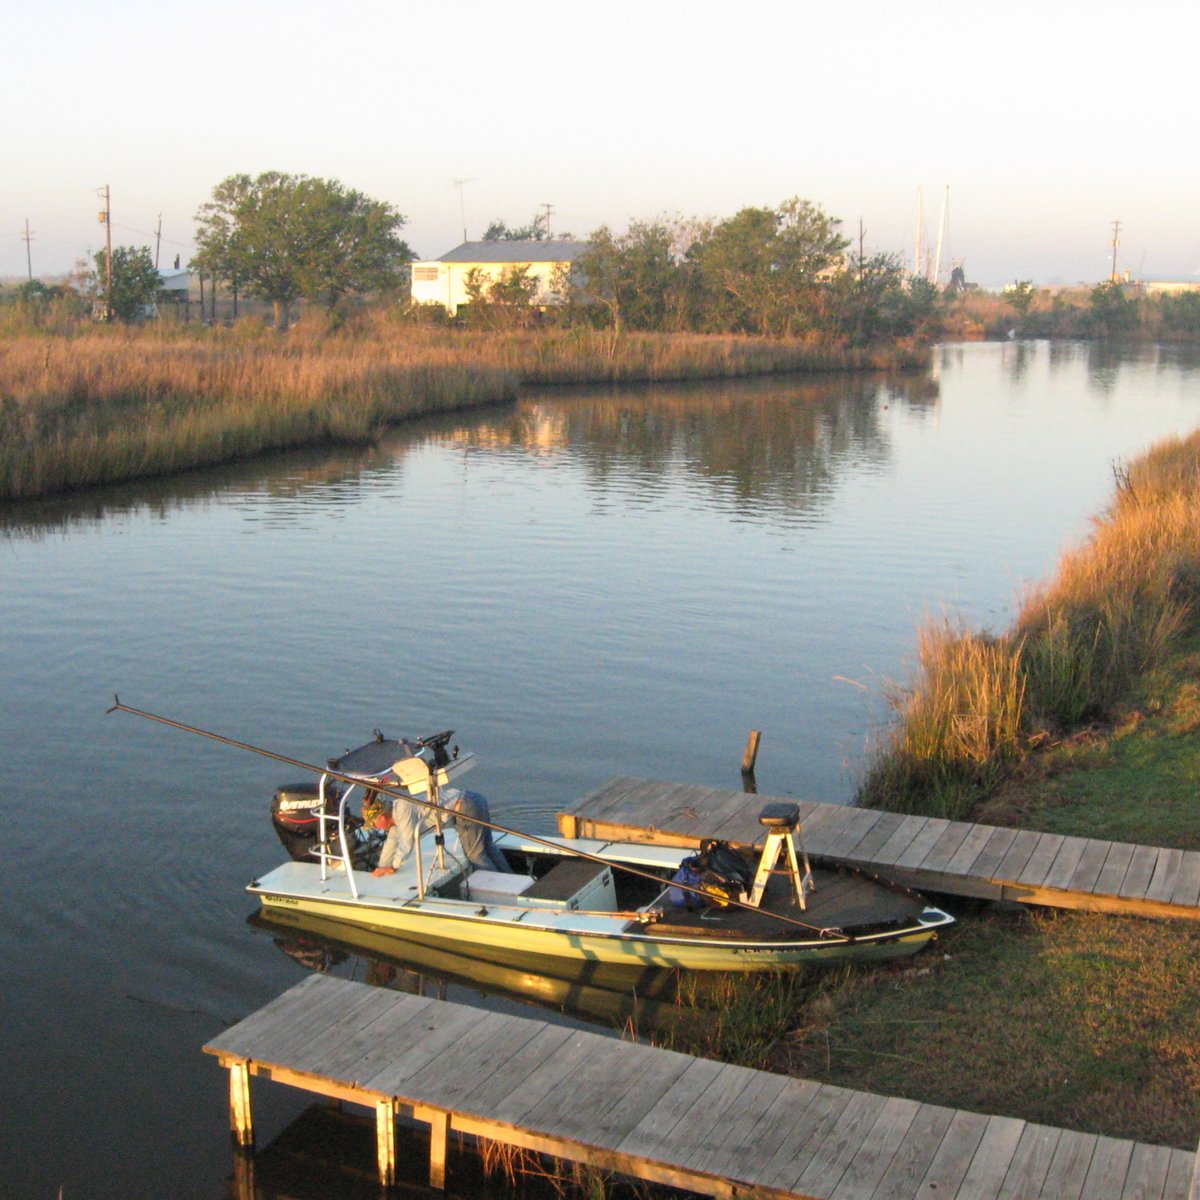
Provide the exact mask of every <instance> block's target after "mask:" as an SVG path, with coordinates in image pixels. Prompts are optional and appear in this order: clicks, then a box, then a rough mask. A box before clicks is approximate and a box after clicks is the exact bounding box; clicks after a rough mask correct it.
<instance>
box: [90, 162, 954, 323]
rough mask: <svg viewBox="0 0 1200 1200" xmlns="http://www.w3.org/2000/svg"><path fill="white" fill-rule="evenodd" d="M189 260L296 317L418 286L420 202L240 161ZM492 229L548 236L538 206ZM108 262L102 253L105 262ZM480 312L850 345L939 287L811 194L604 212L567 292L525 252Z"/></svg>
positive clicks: (127, 272) (144, 274)
mask: <svg viewBox="0 0 1200 1200" xmlns="http://www.w3.org/2000/svg"><path fill="white" fill-rule="evenodd" d="M196 221H197V238H196V240H197V247H198V249H197V252H196V254H195V256H194V258H193V259H192V261H191V263H190V264H189V265H190V266H191V267H192V269H193V270H196V271H199V272H202V273H203V274H204V275H207V276H208V277H210V278H212V279H216V280H218V281H220V283H221V284H222V285H223V286H224V287H226V288H227V289H229V290H230V291H231V292H232V293H233V295H234V296H235V298H236V297H237V296H238V295H245V296H253V297H256V298H258V299H261V300H264V301H267V302H269V303H270V304H272V305H273V307H274V310H275V320H276V324H277V325H280V326H286V325H287V323H288V320H289V315H290V309H291V306H292V305H293V304H294V302H295V301H297V300H299V299H303V300H306V301H308V302H310V303H314V304H318V305H322V306H325V307H328V308H331V309H335V310H336V309H337V308H339V307H340V306H343V305H344V304H345V303H346V302H347V301H348V300H350V299H352V298H356V297H363V296H366V295H377V294H384V295H388V296H389V297H390V296H393V295H400V294H402V293H403V290H404V288H405V285H406V283H407V267H408V264H409V263H410V262H411V261H412V259H413V254H412V251H411V250H410V248H409V246H408V244H407V243H406V242H405V241H404V240H403V239H402V237H401V231H402V230H403V227H404V225H405V217H404V216H403V215H402V214H400V213H399V212H398V211H397V210H396V209H395V208H394V207H393V206H392V205H390V204H387V203H385V202H383V201H379V200H374V199H372V198H370V197H368V196H366V195H364V194H363V193H361V192H358V191H356V190H354V189H351V188H347V187H345V186H344V185H343V184H341V183H339V182H338V181H336V180H328V179H317V178H312V177H309V176H306V175H289V174H285V173H282V172H278V171H268V172H265V173H263V174H260V175H258V176H256V177H251V176H249V175H245V174H239V175H231V176H229V177H228V178H227V179H224V180H222V182H221V183H219V184H217V186H216V187H215V188H214V189H213V192H212V196H211V198H210V199H209V200H208V201H207V202H206V203H205V204H203V205H202V206H201V207H200V209H199V211H198V212H197V214H196ZM487 234H488V237H489V238H490V239H493V240H494V239H498V238H514V237H516V238H531V239H537V240H540V239H543V238H544V237H545V235H546V230H545V227H544V225H542V224H540V223H539V218H537V217H535V218H534V219H533V220H532V221H531V222H529V224H528V225H527V226H520V227H515V228H510V227H509V226H508V225H507V224H506V223H505V222H503V221H494V222H492V223H491V225H490V226H489V228H488V231H487ZM104 266H105V264H104V263H103V262H101V261H99V260H97V267H98V271H97V276H98V278H103V270H104ZM112 278H113V285H112V291H113V296H112V298H111V299H112V305H111V306H110V311H111V312H113V314H114V315H117V316H120V317H123V318H129V317H132V316H135V315H136V314H137V312H138V311H139V309H140V306H141V304H142V303H144V302H146V301H147V300H151V299H153V286H154V280H153V272H152V268H150V266H149V262H148V255H147V254H146V252H141V253H139V252H138V251H137V250H136V249H134V248H128V247H126V248H120V249H118V250H114V252H113V276H112ZM469 290H470V292H471V304H470V305H469V315H468V316H467V317H466V319H467V320H470V321H473V322H477V323H480V324H484V325H488V326H492V327H496V326H518V325H524V324H528V323H531V322H533V321H535V320H543V321H544V320H552V321H555V322H559V323H568V324H570V323H580V324H586V325H589V326H593V327H600V328H609V329H611V330H612V331H613V332H614V334H618V335H619V334H620V333H621V331H622V330H624V329H633V330H657V331H668V332H684V331H694V332H704V333H728V332H732V333H749V334H759V335H763V336H769V337H799V338H807V339H810V340H829V341H836V342H839V343H842V344H851V345H857V344H866V343H869V342H872V341H878V340H886V339H896V338H904V337H917V336H920V335H921V333H922V332H923V331H924V328H925V327H926V326H927V325H928V324H929V322H930V320H931V317H932V314H933V311H934V308H935V302H936V292H935V290H934V289H933V288H931V287H929V286H928V285H925V284H924V283H923V281H921V280H916V281H910V280H909V279H908V278H907V276H906V274H905V272H904V270H903V268H902V266H901V264H900V262H899V260H898V259H897V258H896V256H893V255H886V254H873V255H869V256H868V255H867V254H865V253H864V252H863V251H862V249H861V247H860V249H859V250H858V252H857V253H851V252H850V242H849V240H848V239H847V238H846V237H845V236H843V234H842V233H841V229H840V222H839V221H838V220H837V219H835V218H833V217H831V216H829V215H828V214H826V213H825V212H824V211H823V210H822V209H821V208H820V207H819V206H817V205H815V204H813V203H811V202H810V201H808V200H802V199H799V198H796V199H791V200H787V201H785V202H784V203H782V204H780V205H779V206H778V207H776V208H744V209H742V210H741V211H740V212H738V213H736V214H735V215H734V216H732V217H729V218H727V219H724V220H708V221H699V220H690V221H689V220H683V219H677V220H668V219H666V218H659V219H655V220H649V221H640V220H639V221H633V222H632V223H631V224H630V225H629V228H628V229H627V230H626V231H625V232H624V233H615V232H614V231H613V230H612V229H611V228H610V227H609V226H607V225H605V226H601V227H600V228H599V229H597V230H596V231H595V232H594V233H593V234H592V235H591V236H590V237H589V238H588V239H587V247H586V249H585V251H584V253H583V254H582V256H580V257H579V258H578V259H577V260H576V262H575V264H574V269H573V270H572V271H571V272H570V273H569V274H564V275H563V276H561V277H560V278H559V280H558V281H557V287H556V291H557V295H556V296H555V297H554V301H555V303H554V304H553V305H551V306H549V307H548V308H547V309H546V310H544V311H543V312H541V313H539V312H537V310H535V309H534V308H533V307H532V306H531V303H530V301H531V299H532V297H533V293H534V291H535V290H536V282H535V281H533V280H532V279H531V277H530V275H529V272H528V270H522V268H520V267H513V268H510V269H509V270H507V271H505V272H504V273H503V274H502V275H500V276H499V277H496V278H493V277H488V276H484V275H483V274H482V273H481V274H480V275H478V276H477V277H476V278H475V279H474V280H473V281H471V282H470V284H469Z"/></svg>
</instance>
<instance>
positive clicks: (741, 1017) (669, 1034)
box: [230, 910, 811, 1200]
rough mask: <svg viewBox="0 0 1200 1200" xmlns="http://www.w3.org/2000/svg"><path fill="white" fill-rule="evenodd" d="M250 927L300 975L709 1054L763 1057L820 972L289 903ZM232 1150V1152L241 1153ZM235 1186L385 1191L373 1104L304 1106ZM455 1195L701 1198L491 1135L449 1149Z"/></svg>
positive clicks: (410, 1154) (416, 1166) (262, 1192)
mask: <svg viewBox="0 0 1200 1200" xmlns="http://www.w3.org/2000/svg"><path fill="white" fill-rule="evenodd" d="M246 923H247V925H248V926H250V927H251V928H252V929H253V930H255V931H256V933H257V934H258V935H259V936H260V938H262V939H269V940H270V942H271V944H272V945H273V946H274V948H275V949H276V950H277V951H278V952H279V953H280V954H282V955H284V956H286V957H287V958H289V959H290V960H292V962H294V963H295V964H296V965H297V966H298V967H300V968H301V969H302V970H304V971H308V972H317V973H320V974H326V975H334V976H338V977H341V978H345V979H353V980H356V981H358V982H362V983H366V984H369V985H371V986H374V987H379V988H382V989H388V990H392V991H400V992H407V993H410V994H413V995H419V996H428V997H432V998H434V999H439V1000H445V999H450V1000H454V1001H456V1002H458V1003H460V1004H462V1003H466V1004H474V1005H477V1006H479V1007H480V1008H483V1009H487V1010H491V1011H495V1010H502V1011H506V1012H510V1013H514V1014H516V1015H523V1016H529V1017H531V1018H535V1019H538V1020H543V1021H547V1020H548V1021H552V1022H556V1023H563V1024H567V1025H571V1026H576V1027H578V1028H581V1029H587V1030H589V1031H591V1032H593V1033H595V1032H599V1033H608V1034H610V1035H611V1036H612V1037H613V1038H614V1039H630V1040H634V1039H636V1040H640V1041H645V1042H649V1043H652V1044H655V1045H658V1046H665V1047H669V1048H673V1049H678V1050H681V1051H684V1052H687V1053H695V1054H699V1055H702V1056H707V1057H717V1056H718V1055H720V1056H722V1057H724V1056H728V1057H730V1058H731V1059H733V1060H738V1061H746V1062H747V1065H759V1064H758V1063H755V1062H753V1060H754V1058H755V1057H756V1055H758V1054H763V1053H765V1052H766V1051H767V1049H768V1048H769V1044H770V1042H771V1040H772V1035H773V1034H774V1033H776V1032H777V1030H778V1028H779V1027H781V1026H782V1024H783V1022H784V1021H785V1020H786V1015H787V1014H788V1013H790V1012H791V1011H792V1005H793V1003H794V1002H795V997H796V995H797V990H798V988H802V987H803V985H804V981H805V980H807V979H808V978H809V977H810V974H811V973H810V972H807V971H800V972H790V973H785V974H781V975H779V976H772V975H770V974H767V973H761V974H757V975H755V976H754V977H752V978H747V977H745V976H744V975H743V976H737V977H735V976H732V975H726V974H722V973H717V972H704V973H694V972H693V973H688V972H678V971H674V970H667V969H661V968H646V967H635V966H630V967H625V966H612V965H609V964H602V963H595V962H592V963H578V962H568V961H566V960H563V959H561V958H553V957H544V956H530V955H528V954H522V955H516V954H513V955H506V954H505V953H504V952H503V951H496V952H491V951H489V954H488V957H486V958H485V957H480V956H478V955H473V954H467V953H461V952H457V951H455V950H448V949H446V948H445V945H444V944H442V945H436V944H432V943H424V942H421V941H414V940H412V939H409V938H402V937H397V936H396V935H395V934H394V933H391V932H387V931H384V930H376V929H371V928H368V927H362V926H352V925H349V924H344V923H342V922H338V921H330V920H327V919H324V918H321V917H314V916H312V915H311V914H306V913H299V912H294V911H291V910H283V911H279V912H268V911H256V912H254V913H251V914H250V915H249V916H248V917H247V918H246ZM399 1137H400V1139H401V1146H400V1152H399V1155H398V1159H399V1165H400V1168H401V1170H402V1172H404V1173H405V1178H404V1179H403V1180H402V1181H401V1182H400V1185H399V1186H398V1188H397V1189H396V1190H395V1191H394V1192H393V1193H391V1194H393V1195H396V1196H400V1197H404V1196H409V1195H412V1196H426V1195H428V1194H429V1191H428V1187H427V1179H426V1174H425V1172H426V1163H427V1160H428V1147H427V1140H428V1138H427V1134H426V1133H425V1132H424V1131H423V1127H419V1126H418V1127H416V1128H407V1127H404V1126H403V1125H402V1126H401V1128H400V1131H399ZM235 1154H236V1152H235ZM234 1163H235V1169H234V1171H233V1173H232V1175H231V1178H230V1184H231V1188H232V1190H231V1193H230V1194H231V1195H236V1196H237V1197H238V1198H239V1200H242V1198H243V1197H245V1198H246V1200H251V1198H254V1197H259V1198H265V1197H268V1196H276V1195H287V1196H289V1197H295V1198H297V1200H330V1198H331V1197H335V1196H336V1197H337V1198H338V1200H355V1198H356V1197H359V1196H362V1197H371V1200H375V1198H376V1197H377V1196H378V1195H379V1182H378V1174H377V1168H376V1162H375V1126H374V1118H373V1117H372V1116H371V1115H370V1114H369V1113H367V1112H365V1111H360V1110H357V1109H353V1108H345V1109H343V1108H342V1107H341V1106H340V1105H337V1104H329V1103H318V1104H312V1105H309V1106H307V1107H306V1108H305V1109H304V1110H303V1111H302V1112H301V1113H300V1115H299V1116H297V1117H296V1118H295V1119H294V1120H292V1121H291V1123H290V1124H289V1125H288V1126H287V1127H286V1128H285V1129H283V1130H282V1132H281V1133H280V1134H279V1136H278V1137H276V1138H275V1139H274V1140H273V1141H272V1142H271V1143H270V1144H269V1145H267V1146H265V1147H263V1148H261V1149H260V1150H259V1151H258V1152H257V1153H256V1154H255V1155H254V1158H253V1164H252V1166H248V1164H247V1162H246V1161H245V1160H244V1159H242V1160H239V1159H238V1158H237V1157H236V1156H235V1159H234ZM446 1194H447V1195H448V1196H450V1197H455V1196H471V1197H479V1198H486V1200H511V1198H512V1197H514V1196H522V1197H533V1198H540V1197H543V1196H545V1197H567V1198H570V1197H575V1196H579V1197H591V1196H604V1197H610V1198H611V1200H626V1198H628V1200H634V1198H637V1197H642V1198H649V1197H655V1198H662V1197H672V1198H674V1197H684V1196H691V1195H692V1193H690V1192H681V1191H679V1190H678V1189H671V1188H666V1187H656V1186H653V1185H650V1184H647V1183H637V1182H635V1181H629V1180H620V1179H618V1178H613V1179H608V1178H606V1177H605V1176H604V1174H603V1173H602V1172H598V1171H594V1170H591V1169H587V1168H580V1167H576V1166H575V1165H573V1164H571V1163H567V1162H555V1161H552V1160H545V1159H539V1158H537V1157H536V1156H532V1155H529V1154H527V1153H525V1152H520V1151H514V1150H513V1148H510V1147H505V1146H502V1145H500V1144H495V1143H487V1142H485V1143H482V1144H479V1145H476V1144H474V1143H463V1142H460V1143H459V1144H457V1145H456V1146H454V1147H453V1148H452V1154H451V1171H450V1179H449V1182H448V1191H447V1193H446Z"/></svg>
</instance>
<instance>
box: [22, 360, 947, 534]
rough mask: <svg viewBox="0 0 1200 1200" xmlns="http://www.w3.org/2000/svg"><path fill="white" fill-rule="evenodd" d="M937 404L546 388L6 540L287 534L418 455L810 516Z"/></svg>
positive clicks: (83, 504) (895, 384)
mask: <svg viewBox="0 0 1200 1200" xmlns="http://www.w3.org/2000/svg"><path fill="white" fill-rule="evenodd" d="M937 397H938V384H937V382H936V380H935V379H933V378H932V377H931V376H930V375H929V374H924V373H913V374H903V375H892V376H879V377H868V378H862V377H850V376H827V377H821V378H819V379H815V380H814V379H812V378H811V377H805V378H803V379H797V378H795V377H779V376H776V377H771V378H768V379H750V380H736V381H722V382H705V383H690V384H664V385H653V386H641V387H623V388H603V389H597V388H576V389H570V390H566V391H563V390H540V391H535V392H533V393H531V395H530V396H529V398H527V399H524V400H522V401H519V402H517V403H515V404H503V405H496V406H493V407H488V408H485V409H476V410H472V412H471V414H470V416H469V418H466V419H464V417H463V415H462V414H446V415H442V416H435V417H428V418H423V419H421V420H417V421H412V422H408V423H405V424H404V425H403V426H401V427H398V428H397V429H395V430H392V431H389V432H386V433H385V434H384V435H383V436H382V437H381V439H380V440H379V442H377V443H376V444H374V445H371V446H363V447H319V448H308V449H301V450H296V451H289V452H288V453H286V454H280V455H269V456H266V457H263V458H259V459H255V460H252V461H247V462H239V463H233V464H228V465H225V466H221V467H214V468H206V469H201V470H196V471H191V472H186V473H184V474H182V475H176V476H170V477H164V478H161V479H150V480H144V481H140V482H136V483H132V484H125V485H121V486H120V487H112V488H97V489H89V490H86V491H83V492H80V493H78V494H71V495H68V496H61V497H50V498H48V499H45V500H39V501H30V502H25V503H21V504H14V505H8V506H5V507H4V508H3V509H2V510H0V531H3V532H5V533H7V534H8V535H9V536H13V537H20V538H37V537H40V536H44V535H45V534H46V533H49V532H56V531H65V530H66V529H68V528H71V527H76V526H83V527H94V526H99V525H100V524H101V523H103V522H104V521H105V520H108V519H110V518H112V517H118V516H130V515H134V514H137V515H145V516H147V517H149V518H150V519H152V520H156V521H165V520H166V519H167V518H168V517H169V516H170V515H171V514H172V513H173V512H175V511H178V510H180V509H186V508H191V507H204V506H205V505H207V504H209V503H225V502H228V499H229V498H230V497H233V498H234V499H233V503H234V506H235V507H238V508H241V509H242V510H243V511H244V512H247V513H251V512H252V513H253V514H254V517H255V520H257V521H261V522H263V523H266V524H270V525H276V526H278V525H288V524H291V523H294V522H295V521H297V520H300V519H303V517H304V513H305V509H306V506H307V505H308V504H309V503H316V504H319V505H320V506H321V508H322V510H323V511H324V512H325V513H328V512H329V511H330V510H331V509H336V507H337V506H338V505H346V504H352V503H355V502H357V501H358V500H359V499H360V498H361V496H362V492H363V488H364V486H369V487H372V488H378V487H384V486H386V487H394V485H395V482H396V480H395V474H396V472H397V471H398V470H400V469H401V468H402V466H403V463H404V460H405V458H406V457H407V456H408V455H409V454H411V453H412V452H414V451H415V450H417V449H419V448H420V447H422V446H425V445H433V446H452V447H455V448H459V449H463V450H466V451H473V452H482V453H489V452H491V453H494V452H504V451H513V450H515V451H518V452H520V453H522V454H526V455H534V456H540V457H543V458H545V459H547V460H548V461H550V462H553V461H554V460H556V459H558V458H569V459H570V461H571V462H572V463H573V464H578V463H581V464H583V467H584V470H585V475H586V478H587V480H588V481H589V483H590V486H591V487H592V488H594V489H595V490H596V492H597V493H598V494H601V495H602V494H604V493H605V492H606V489H607V486H608V485H609V483H610V482H611V481H612V480H613V479H614V478H619V479H620V480H621V486H622V491H623V492H626V493H627V494H628V495H632V496H634V497H636V496H637V495H638V494H639V492H640V493H641V494H643V495H645V496H653V494H654V493H655V492H656V490H658V489H659V488H660V487H661V486H662V483H663V479H664V475H665V474H667V473H670V474H671V476H672V477H673V478H672V482H674V480H675V479H682V481H683V482H684V483H685V484H686V483H687V482H688V481H689V480H690V481H694V482H696V483H699V484H700V485H702V486H703V487H704V488H705V490H706V492H707V493H709V494H710V495H711V496H714V497H716V498H719V499H721V500H722V501H723V502H724V503H726V504H732V505H735V506H739V505H746V504H749V505H753V506H755V507H758V506H763V505H765V506H767V507H769V508H771V509H773V510H777V511H792V512H795V513H801V514H803V513H808V512H811V511H813V510H814V509H816V508H819V507H820V504H821V501H822V498H823V497H825V496H827V495H828V494H829V492H830V491H831V489H832V487H833V485H834V483H835V481H836V478H837V476H838V475H839V474H840V473H841V472H842V471H843V470H844V469H845V468H846V467H847V466H849V465H854V464H866V465H868V466H870V465H875V466H878V465H879V464H881V463H883V462H886V461H887V459H888V457H889V444H888V436H887V433H886V429H885V424H884V423H883V422H882V421H881V415H882V414H883V413H884V412H886V411H887V409H888V407H889V406H892V405H895V406H904V407H905V408H906V409H908V410H909V411H910V412H912V413H914V414H917V415H922V414H925V413H928V412H929V411H931V410H932V408H933V406H934V405H935V404H936V402H937ZM631 482H632V484H633V485H634V486H633V487H632V489H630V486H629V485H630V483H631Z"/></svg>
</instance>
